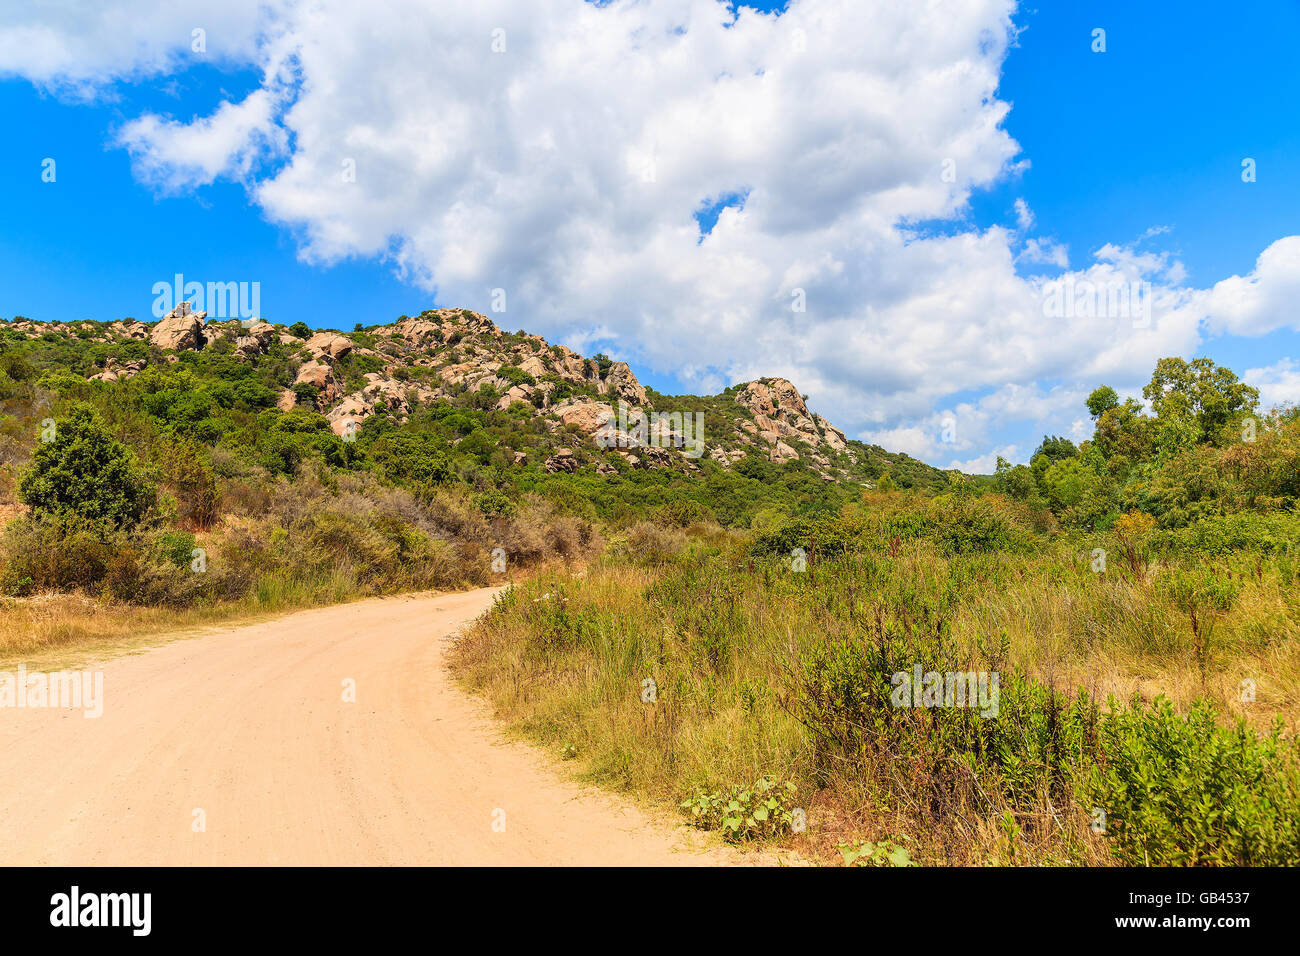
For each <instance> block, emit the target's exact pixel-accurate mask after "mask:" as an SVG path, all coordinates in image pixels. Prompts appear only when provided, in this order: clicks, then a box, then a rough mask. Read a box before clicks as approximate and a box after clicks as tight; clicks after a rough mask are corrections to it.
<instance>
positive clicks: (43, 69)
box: [0, 0, 269, 98]
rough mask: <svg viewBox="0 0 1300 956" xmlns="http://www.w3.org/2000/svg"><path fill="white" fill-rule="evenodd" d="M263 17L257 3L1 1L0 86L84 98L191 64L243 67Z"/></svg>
mask: <svg viewBox="0 0 1300 956" xmlns="http://www.w3.org/2000/svg"><path fill="white" fill-rule="evenodd" d="M268 13H269V8H265V7H264V5H263V4H262V3H261V2H260V0H223V2H222V3H220V4H212V3H196V2H167V3H159V2H158V0H114V2H112V3H102V2H96V0H90V2H81V3H78V2H61V3H50V2H45V0H5V3H3V4H0V78H3V77H6V76H18V77H22V78H23V79H27V80H30V81H31V82H33V83H35V84H37V85H39V86H41V87H43V88H46V89H49V90H52V91H55V92H58V93H61V94H66V95H69V96H73V97H79V98H89V97H93V96H95V95H97V94H100V93H102V92H103V88H104V86H105V84H108V83H110V82H112V81H115V80H119V79H130V80H137V79H141V78H143V77H147V76H151V75H155V74H159V73H166V72H170V71H172V70H176V69H181V68H184V67H186V66H188V65H192V64H195V63H215V64H219V65H223V66H231V65H247V64H249V63H252V62H253V61H254V60H255V58H256V56H257V51H258V38H259V36H261V34H262V32H263V30H264V29H265V28H266V25H267V22H268ZM196 30H200V31H202V33H201V34H196V33H195V31H196ZM200 41H201V42H200ZM196 46H199V47H201V48H202V49H201V50H196V49H195V47H196Z"/></svg>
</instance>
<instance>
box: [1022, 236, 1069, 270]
mask: <svg viewBox="0 0 1300 956" xmlns="http://www.w3.org/2000/svg"><path fill="white" fill-rule="evenodd" d="M1017 261H1019V262H1024V263H1029V264H1036V263H1045V264H1047V265H1052V266H1059V267H1060V268H1062V269H1066V268H1069V265H1070V254H1069V249H1068V248H1067V247H1066V246H1064V245H1063V244H1061V243H1059V242H1053V241H1052V240H1051V239H1028V240H1026V241H1025V248H1024V249H1023V250H1022V251H1021V253H1020V255H1019V256H1018V257H1017Z"/></svg>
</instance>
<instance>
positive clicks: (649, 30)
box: [0, 0, 1300, 472]
mask: <svg viewBox="0 0 1300 956" xmlns="http://www.w3.org/2000/svg"><path fill="white" fill-rule="evenodd" d="M1243 9H1244V8H1243ZM1243 9H1238V8H1231V7H1224V6H1222V5H1220V4H1211V3H1208V2H1205V3H1201V2H1188V3H1181V4H1178V5H1173V4H1133V3H1131V2H1130V3H1110V2H1098V3H1090V4H1086V5H1084V4H1064V3H1055V4H1042V5H1041V6H1040V5H1035V4H1032V3H1024V4H1016V3H1013V2H1010V0H944V2H934V3H923V2H919V0H918V2H915V3H908V4H899V3H897V2H894V0H790V2H788V3H782V4H770V3H768V4H763V3H755V4H749V5H741V6H735V5H731V4H728V3H723V2H718V0H610V2H604V3H599V4H597V3H589V2H582V0H481V2H478V3H475V4H461V3H454V4H453V3H430V2H428V0H418V2H417V0H372V2H368V3H366V4H356V3H345V2H342V0H313V2H310V3H308V2H298V0H287V2H265V0H227V2H225V3H223V4H222V5H220V7H219V8H218V9H213V5H211V4H208V3H191V2H189V0H174V2H171V3H168V4H165V5H162V4H156V3H153V2H145V0H139V2H134V0H118V2H117V3H115V4H113V5H112V6H111V8H110V6H109V5H104V4H101V3H94V2H87V3H79V2H67V3H61V4H57V5H50V4H38V3H35V2H24V0H18V2H13V0H11V2H8V3H6V4H4V5H3V7H0V121H2V122H3V124H4V129H5V132H6V136H5V141H6V148H5V149H4V150H0V316H4V317H6V318H8V317H11V316H14V315H24V316H29V317H31V318H35V319H43V320H75V319H99V320H104V319H110V320H111V319H117V318H121V317H124V316H133V317H135V318H138V319H142V320H144V321H151V320H152V319H153V318H154V317H155V311H156V308H157V304H158V293H157V289H156V287H158V286H159V284H160V283H166V284H169V285H170V284H171V283H173V281H174V277H175V276H176V275H178V274H179V275H182V276H184V281H185V282H191V281H197V282H200V283H207V282H235V283H246V284H247V285H246V288H248V289H250V290H251V289H252V288H254V285H253V284H256V286H255V288H256V290H257V293H258V294H257V311H258V313H259V315H260V316H261V317H264V318H267V319H269V320H271V321H275V322H284V323H287V324H291V323H293V322H296V321H299V320H302V321H305V322H306V323H307V324H308V325H310V326H313V327H329V328H338V329H345V330H348V329H351V328H352V327H353V326H354V325H355V324H356V323H362V324H365V325H370V324H376V323H383V322H391V321H393V320H394V319H395V318H396V317H397V316H399V315H402V314H416V313H418V312H420V311H422V310H424V309H426V308H432V307H436V306H447V307H464V308H471V309H475V310H477V311H480V312H483V313H485V314H487V315H489V317H491V318H492V319H493V320H494V321H496V323H497V324H498V325H499V326H501V327H502V328H504V329H506V330H508V331H515V330H517V329H525V330H527V331H529V332H535V333H538V334H541V335H544V336H546V337H547V338H549V339H551V340H552V341H559V342H564V343H565V344H567V345H569V346H571V347H573V348H575V349H578V350H579V351H582V352H584V353H587V354H590V353H593V352H596V351H603V352H605V353H607V354H609V355H611V356H612V357H614V358H616V359H624V360H626V361H628V362H629V363H630V364H631V365H632V367H633V369H634V370H635V371H636V372H637V374H638V377H639V378H641V380H642V381H643V382H645V383H646V384H648V385H652V386H653V387H655V388H656V389H658V390H660V391H661V392H666V393H670V394H709V393H714V392H716V391H718V390H720V389H721V388H723V387H725V386H727V385H729V384H733V383H735V382H740V381H746V380H750V379H753V378H756V377H759V376H764V375H779V376H783V377H786V378H789V379H790V380H791V381H793V382H795V383H796V384H797V385H798V386H799V387H800V389H801V390H802V391H803V392H805V393H806V394H807V395H808V399H809V404H810V405H811V406H812V408H813V410H814V411H817V412H819V413H821V414H823V415H825V416H826V417H827V418H829V419H830V420H831V421H832V422H834V423H836V424H837V425H839V426H840V427H841V428H843V429H844V430H845V431H846V432H847V433H848V434H849V435H850V436H851V437H855V438H860V439H862V440H864V441H869V442H875V443H877V444H880V445H883V446H884V447H886V448H887V449H890V450H894V451H905V452H908V453H909V454H913V455H915V456H917V457H919V458H921V459H922V460H924V461H927V462H930V463H932V464H935V465H939V466H941V467H960V468H962V469H963V470H967V471H973V472H987V471H990V470H992V468H993V466H994V463H995V462H996V459H997V457H998V456H1002V457H1005V458H1007V459H1009V460H1011V461H1017V462H1018V461H1025V460H1027V459H1028V458H1029V456H1030V455H1031V454H1032V452H1033V450H1034V448H1035V446H1036V445H1037V443H1038V441H1039V440H1040V439H1041V437H1042V436H1043V435H1044V434H1049V433H1050V434H1063V435H1067V436H1070V437H1072V438H1075V439H1076V440H1078V439H1083V438H1086V437H1088V436H1089V434H1090V432H1091V423H1090V421H1089V419H1088V415H1087V410H1086V408H1085V406H1084V398H1085V397H1086V396H1087V394H1088V392H1089V391H1091V390H1092V388H1094V387H1095V386H1096V385H1098V384H1101V383H1103V382H1104V383H1106V384H1110V385H1112V386H1113V387H1115V388H1116V389H1117V390H1119V391H1120V393H1121V394H1124V395H1133V396H1136V397H1140V395H1141V388H1142V385H1143V384H1144V383H1145V382H1146V381H1147V380H1148V379H1149V378H1150V373H1151V369H1152V367H1153V366H1154V364H1155V362H1156V360H1157V359H1159V358H1161V357H1163V356H1166V355H1181V356H1184V357H1187V358H1191V357H1195V356H1209V357H1211V358H1213V359H1214V360H1215V361H1217V362H1219V363H1221V364H1225V365H1228V366H1229V367H1231V368H1232V369H1234V370H1235V371H1236V372H1238V373H1239V374H1240V375H1242V376H1243V377H1244V378H1245V379H1246V380H1247V381H1249V382H1250V383H1251V384H1253V385H1255V386H1256V387H1258V388H1259V389H1260V391H1261V395H1262V398H1263V401H1264V403H1265V404H1266V405H1271V404H1275V403H1294V402H1298V401H1300V361H1297V355H1298V354H1300V348H1298V346H1300V307H1298V306H1297V302H1298V301H1300V188H1298V185H1300V115H1298V110H1297V104H1300V71H1297V70H1296V69H1295V68H1294V62H1295V56H1294V50H1293V44H1294V38H1295V37H1296V36H1297V35H1300V3H1296V2H1295V0H1274V2H1261V3H1259V4H1254V5H1252V6H1251V7H1250V8H1249V11H1248V12H1243Z"/></svg>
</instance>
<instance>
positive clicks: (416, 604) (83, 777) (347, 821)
mask: <svg viewBox="0 0 1300 956" xmlns="http://www.w3.org/2000/svg"><path fill="white" fill-rule="evenodd" d="M493 593H494V592H493V591H492V590H489V589H483V590H478V591H471V592H466V593H461V594H444V595H438V596H434V597H416V598H387V599H379V600H371V601H363V602H360V603H356V604H348V605H343V606H339V607H331V608H322V609H317V610H310V611H304V612H300V613H297V614H293V615H291V616H288V617H284V618H281V619H279V620H275V621H270V622H264V623H258V624H253V625H248V626H242V627H228V628H221V629H218V630H214V631H212V632H209V633H206V634H204V635H203V636H201V637H197V638H193V639H189V640H182V641H178V642H174V643H170V644H166V645H163V646H160V647H155V648H153V649H151V650H148V651H145V652H144V653H141V654H138V655H135V656H131V657H122V658H118V659H115V660H110V661H108V662H107V663H104V664H101V665H89V666H88V668H87V669H90V670H99V671H102V673H103V679H104V708H103V715H102V716H101V717H99V718H97V719H88V718H86V717H84V716H82V713H81V712H80V711H71V710H58V709H15V708H10V707H3V708H0V821H2V825H0V864H64V865H99V864H104V865H110V864H113V865H136V864H150V865H192V864H200V865H226V864H242V865H263V864H267V865H278V864H303V865H349V864H453V865H460V864H486V865H497V864H544V865H549V864H651V865H653V864H669V865H681V864H713V863H725V862H731V861H733V860H735V859H736V858H735V857H733V856H731V855H729V854H728V853H727V852H725V851H723V850H720V849H716V848H709V847H707V846H706V845H704V844H703V843H702V841H701V840H700V838H699V837H698V836H697V835H696V834H694V833H693V832H692V831H687V830H684V829H683V828H680V827H673V826H670V825H668V824H667V823H665V822H663V821H653V820H651V819H650V818H649V817H647V815H646V814H644V813H642V812H641V811H639V810H638V809H637V808H635V807H633V806H631V805H629V804H627V803H626V802H624V801H622V800H620V799H617V798H615V797H613V796H611V795H608V794H604V793H601V792H600V791H597V790H594V789H591V788H583V787H580V786H578V785H576V784H573V783H571V782H569V781H567V780H565V779H564V778H563V777H562V776H561V775H559V774H558V773H557V772H556V771H555V769H554V768H553V767H550V766H548V762H547V760H546V758H544V757H543V756H541V755H539V754H538V752H537V751H535V750H533V749H531V748H529V747H527V746H525V745H522V744H518V743H510V742H507V741H505V740H504V738H503V737H502V736H501V734H500V732H499V731H498V729H497V728H496V727H495V726H494V724H493V722H492V720H491V718H490V716H489V715H488V712H487V709H486V707H485V706H484V705H482V704H481V703H479V702H478V701H475V700H473V699H472V698H470V697H468V696H467V695H465V694H464V693H463V692H462V691H460V690H459V689H458V688H457V687H455V686H454V685H453V684H452V682H451V680H450V678H449V677H448V676H447V674H446V671H445V669H444V667H443V663H442V660H443V655H444V652H445V650H446V648H447V638H448V636H449V635H451V634H452V633H453V632H454V631H455V630H456V629H457V628H458V627H460V626H461V625H463V624H465V623H466V622H468V621H470V620H472V619H473V618H474V617H475V616H477V615H478V614H479V613H481V612H482V611H483V610H485V609H486V608H487V607H489V606H490V604H491V601H492V595H493ZM347 680H351V681H355V688H356V701H355V703H349V702H345V701H344V699H343V697H344V682H345V681H347ZM196 810H201V811H202V818H201V819H202V821H203V823H204V825H205V829H204V830H203V832H195V825H196V821H198V820H199V819H200V817H199V816H197V815H196V813H195V811H196ZM498 810H500V811H504V824H505V828H504V832H495V831H494V829H493V821H494V814H495V813H496V811H498ZM495 819H497V820H498V821H500V820H501V817H500V815H499V814H496V816H495Z"/></svg>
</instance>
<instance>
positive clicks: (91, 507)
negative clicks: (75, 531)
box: [18, 403, 154, 532]
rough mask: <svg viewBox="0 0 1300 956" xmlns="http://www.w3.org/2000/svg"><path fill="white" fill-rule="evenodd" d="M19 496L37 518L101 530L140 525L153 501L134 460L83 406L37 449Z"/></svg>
mask: <svg viewBox="0 0 1300 956" xmlns="http://www.w3.org/2000/svg"><path fill="white" fill-rule="evenodd" d="M18 495H19V497H20V498H21V499H22V501H23V502H24V503H25V504H27V505H28V506H29V507H30V508H31V509H32V516H33V517H35V518H37V519H38V520H44V521H60V522H86V523H89V524H90V525H92V526H93V527H94V528H95V529H96V530H98V531H100V532H106V531H109V530H113V529H118V528H130V527H132V526H134V525H136V524H138V523H139V521H140V519H141V518H143V517H144V515H145V513H146V512H147V511H148V510H149V508H150V507H151V506H152V505H153V503H154V489H153V487H152V486H151V485H150V484H149V482H148V480H147V479H146V478H145V476H144V474H143V472H141V470H140V467H139V465H138V463H137V462H136V459H135V456H134V455H133V454H131V452H130V450H129V449H128V448H127V447H126V446H125V445H123V444H122V443H121V442H119V441H118V440H117V439H115V438H114V437H113V436H112V435H111V434H109V432H108V429H106V428H105V427H104V423H103V422H102V421H101V420H100V417H99V415H98V414H97V413H96V412H95V410H94V409H93V408H92V407H91V406H89V405H87V404H85V403H77V404H76V405H73V406H72V407H71V408H70V409H69V410H68V414H67V416H66V417H65V418H64V420H63V421H62V422H60V423H58V424H57V425H56V427H55V431H54V437H53V440H52V441H46V442H42V443H41V445H40V446H39V447H38V448H37V449H36V451H35V453H34V454H33V455H32V463H31V466H30V467H29V468H28V469H27V470H26V471H25V472H24V473H23V475H22V478H21V479H20V481H19V483H18Z"/></svg>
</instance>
